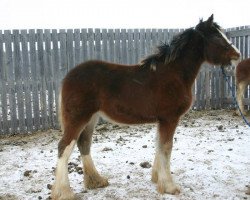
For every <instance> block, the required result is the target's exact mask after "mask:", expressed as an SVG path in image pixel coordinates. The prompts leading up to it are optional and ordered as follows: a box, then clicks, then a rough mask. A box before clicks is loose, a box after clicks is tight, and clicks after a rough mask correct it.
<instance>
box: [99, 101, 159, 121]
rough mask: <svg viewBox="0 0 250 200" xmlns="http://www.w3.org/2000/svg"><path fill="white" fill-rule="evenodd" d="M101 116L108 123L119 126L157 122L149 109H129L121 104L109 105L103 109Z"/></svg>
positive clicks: (100, 112)
mask: <svg viewBox="0 0 250 200" xmlns="http://www.w3.org/2000/svg"><path fill="white" fill-rule="evenodd" d="M99 115H100V116H101V117H103V118H105V119H107V120H108V121H111V122H113V123H118V124H143V123H154V122H156V121H157V117H156V115H155V114H154V113H153V112H152V111H151V110H147V108H144V109H143V106H142V107H137V106H134V107H127V106H122V105H119V104H112V105H111V104H109V105H106V107H102V108H101V109H100V111H99Z"/></svg>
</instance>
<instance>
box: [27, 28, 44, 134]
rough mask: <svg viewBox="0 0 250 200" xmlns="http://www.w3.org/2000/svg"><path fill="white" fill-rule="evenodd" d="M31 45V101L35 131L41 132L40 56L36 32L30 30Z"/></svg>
mask: <svg viewBox="0 0 250 200" xmlns="http://www.w3.org/2000/svg"><path fill="white" fill-rule="evenodd" d="M28 40H29V44H30V68H31V83H32V85H31V95H32V96H31V99H32V107H33V112H34V116H33V118H34V121H33V124H34V131H37V130H40V128H41V124H40V108H39V102H40V98H39V94H38V88H39V68H38V61H37V60H38V56H37V48H36V46H37V42H36V33H35V30H33V29H31V30H29V36H28Z"/></svg>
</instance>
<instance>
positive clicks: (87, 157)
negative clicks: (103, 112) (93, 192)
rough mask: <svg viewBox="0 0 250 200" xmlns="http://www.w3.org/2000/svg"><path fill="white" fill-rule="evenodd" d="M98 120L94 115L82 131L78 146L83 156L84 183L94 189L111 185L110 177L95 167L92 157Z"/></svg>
mask: <svg viewBox="0 0 250 200" xmlns="http://www.w3.org/2000/svg"><path fill="white" fill-rule="evenodd" d="M97 120H98V116H97V115H94V116H93V117H92V118H91V120H90V121H89V123H88V124H87V126H86V127H85V129H84V130H83V131H82V133H81V135H80V137H79V139H78V141H77V146H78V149H79V151H80V153H81V158H82V162H83V168H84V170H83V171H84V185H85V188H88V189H94V188H101V187H106V186H108V185H109V183H108V179H106V178H104V177H102V176H101V175H100V174H99V173H98V171H97V170H96V168H95V165H94V162H93V160H92V158H91V154H90V147H91V143H92V135H93V131H94V127H95V125H96V122H97Z"/></svg>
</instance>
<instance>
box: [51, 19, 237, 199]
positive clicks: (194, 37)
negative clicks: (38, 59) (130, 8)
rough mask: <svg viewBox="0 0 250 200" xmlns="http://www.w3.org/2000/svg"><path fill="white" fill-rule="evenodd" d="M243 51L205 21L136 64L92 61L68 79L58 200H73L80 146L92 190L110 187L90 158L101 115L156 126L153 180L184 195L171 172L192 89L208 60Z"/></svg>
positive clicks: (226, 59)
mask: <svg viewBox="0 0 250 200" xmlns="http://www.w3.org/2000/svg"><path fill="white" fill-rule="evenodd" d="M239 57H240V52H239V51H238V50H237V49H236V48H235V47H234V46H233V45H232V44H231V43H230V41H229V40H228V39H227V38H226V36H225V35H224V34H223V32H222V31H221V29H220V26H219V25H218V24H217V23H215V22H214V21H213V15H212V16H211V17H209V18H208V20H207V21H202V20H201V21H200V22H199V24H197V25H196V27H195V28H190V29H187V30H185V31H184V32H182V33H180V34H179V35H177V36H175V37H174V38H173V40H172V41H171V42H170V44H169V45H167V44H164V45H161V46H159V47H158V52H157V53H155V54H153V55H150V56H148V57H147V58H146V59H144V60H142V61H141V62H140V63H139V64H136V65H120V64H116V63H108V62H104V61H88V62H85V63H82V64H79V65H77V66H76V67H75V68H73V69H72V70H71V71H70V72H69V73H68V74H67V75H66V77H65V78H64V80H63V82H62V88H61V93H60V98H59V99H60V120H61V126H62V130H63V137H62V139H61V140H60V142H59V144H58V161H57V168H56V178H55V183H54V185H53V189H52V198H53V199H73V198H74V193H73V191H72V189H71V188H70V183H69V178H68V166H67V164H68V159H69V156H70V155H71V153H72V150H73V147H74V146H75V144H77V146H78V148H79V150H80V153H81V158H82V162H83V171H84V184H85V187H86V188H89V189H92V188H99V187H105V186H107V185H108V184H109V183H108V179H107V178H105V177H102V176H101V175H100V174H99V172H98V171H97V170H96V168H95V165H94V162H93V160H92V157H91V154H90V147H91V142H92V134H93V130H94V127H95V125H96V122H97V120H98V118H99V116H102V117H105V118H107V119H110V120H111V121H112V122H117V123H121V124H133V125H135V124H142V123H156V124H157V125H158V133H157V148H156V155H155V159H154V163H153V168H152V181H153V182H154V183H156V184H157V190H158V192H159V193H161V194H163V193H168V194H178V193H179V192H180V188H179V187H178V186H177V185H176V184H175V182H174V180H173V178H172V175H171V171H170V157H171V151H172V146H173V136H174V133H175V129H176V126H177V125H178V122H179V119H180V117H181V116H182V115H183V114H184V113H185V112H186V111H187V110H188V109H189V107H190V105H191V103H192V86H193V84H194V81H195V78H196V76H197V74H198V72H199V69H200V67H201V65H202V63H204V62H208V63H211V64H214V65H219V66H221V65H223V66H226V65H230V64H231V62H232V61H234V60H238V59H239Z"/></svg>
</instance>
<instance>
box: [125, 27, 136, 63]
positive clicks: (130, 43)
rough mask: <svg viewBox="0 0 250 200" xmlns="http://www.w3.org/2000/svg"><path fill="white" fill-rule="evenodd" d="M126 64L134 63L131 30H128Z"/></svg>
mask: <svg viewBox="0 0 250 200" xmlns="http://www.w3.org/2000/svg"><path fill="white" fill-rule="evenodd" d="M127 52H128V64H134V63H135V48H134V38H133V30H132V29H129V30H128V49H127Z"/></svg>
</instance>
